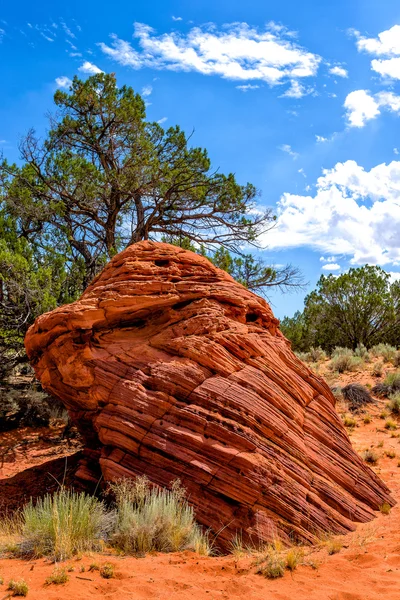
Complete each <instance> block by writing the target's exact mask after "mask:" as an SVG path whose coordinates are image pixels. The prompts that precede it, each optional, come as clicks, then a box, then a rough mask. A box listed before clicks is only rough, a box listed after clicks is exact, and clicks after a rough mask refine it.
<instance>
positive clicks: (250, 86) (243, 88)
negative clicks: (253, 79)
mask: <svg viewBox="0 0 400 600" xmlns="http://www.w3.org/2000/svg"><path fill="white" fill-rule="evenodd" d="M260 87H261V86H259V85H253V84H251V83H247V84H245V85H237V86H236V89H238V90H240V91H241V92H248V91H249V90H258V89H260Z"/></svg>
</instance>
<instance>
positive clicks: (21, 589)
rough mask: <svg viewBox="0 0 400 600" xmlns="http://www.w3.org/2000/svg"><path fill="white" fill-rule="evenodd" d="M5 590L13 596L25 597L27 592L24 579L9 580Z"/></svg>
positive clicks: (27, 588)
mask: <svg viewBox="0 0 400 600" xmlns="http://www.w3.org/2000/svg"><path fill="white" fill-rule="evenodd" d="M7 589H9V590H10V592H12V593H13V596H27V595H28V592H29V587H28V584H27V583H26V581H25V579H19V580H18V581H15V580H14V579H11V581H10V583H9V584H8V588H7Z"/></svg>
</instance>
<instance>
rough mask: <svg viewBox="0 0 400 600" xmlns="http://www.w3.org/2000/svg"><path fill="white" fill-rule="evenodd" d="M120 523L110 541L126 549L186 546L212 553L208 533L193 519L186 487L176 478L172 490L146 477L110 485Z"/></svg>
mask: <svg viewBox="0 0 400 600" xmlns="http://www.w3.org/2000/svg"><path fill="white" fill-rule="evenodd" d="M110 490H111V492H112V493H113V494H114V496H115V500H116V511H117V523H116V528H115V530H114V533H113V535H112V537H111V543H112V544H113V545H114V546H115V547H116V548H118V549H119V550H122V551H123V552H126V553H130V554H132V553H133V554H135V553H138V552H140V553H141V552H150V551H160V552H176V551H178V550H183V549H186V548H191V549H193V550H196V551H199V550H201V551H202V552H203V553H204V554H210V552H211V548H210V545H209V543H208V539H207V535H206V534H203V533H202V532H201V530H200V528H199V526H198V525H197V523H196V522H195V520H194V513H193V509H192V508H191V507H190V506H189V504H188V503H187V501H186V497H185V490H184V488H182V487H181V485H180V482H179V481H178V480H177V481H175V482H174V483H173V485H172V490H171V491H169V490H165V489H158V488H152V487H151V486H150V482H149V481H148V479H147V478H145V477H137V478H136V479H135V480H126V479H125V480H120V481H117V482H115V483H112V484H110Z"/></svg>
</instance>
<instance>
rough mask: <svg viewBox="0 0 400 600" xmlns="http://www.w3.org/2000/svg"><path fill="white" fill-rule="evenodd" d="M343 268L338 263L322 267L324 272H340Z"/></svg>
mask: <svg viewBox="0 0 400 600" xmlns="http://www.w3.org/2000/svg"><path fill="white" fill-rule="evenodd" d="M341 268H342V267H341V266H340V265H338V264H337V263H327V264H326V265H323V266H322V267H321V269H322V270H323V271H340V269H341Z"/></svg>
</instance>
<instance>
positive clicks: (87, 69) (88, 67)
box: [78, 60, 104, 75]
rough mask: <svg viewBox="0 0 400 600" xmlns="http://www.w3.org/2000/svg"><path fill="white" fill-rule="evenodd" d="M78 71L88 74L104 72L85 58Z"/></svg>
mask: <svg viewBox="0 0 400 600" xmlns="http://www.w3.org/2000/svg"><path fill="white" fill-rule="evenodd" d="M78 71H81V72H82V73H89V74H90V75H95V74H96V73H104V71H102V70H101V69H99V67H97V66H96V65H94V64H93V63H91V62H89V61H88V60H86V61H85V62H84V63H83V65H82V66H80V67H79V68H78Z"/></svg>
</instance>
